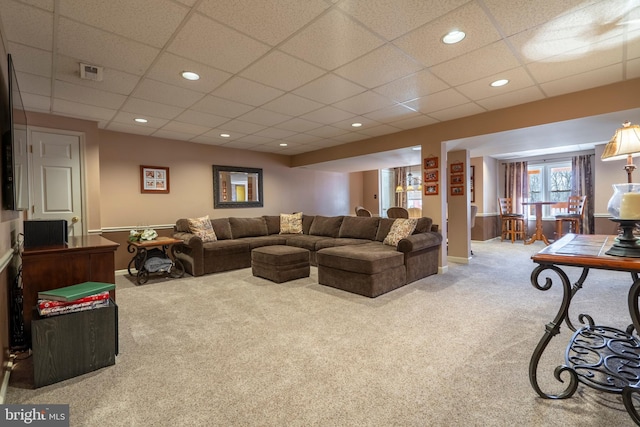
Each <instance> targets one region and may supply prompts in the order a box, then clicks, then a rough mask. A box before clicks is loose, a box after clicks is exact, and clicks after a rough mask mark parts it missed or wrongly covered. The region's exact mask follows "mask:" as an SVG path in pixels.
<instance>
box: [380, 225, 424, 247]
mask: <svg viewBox="0 0 640 427" xmlns="http://www.w3.org/2000/svg"><path fill="white" fill-rule="evenodd" d="M417 222H418V220H417V219H416V218H407V219H405V218H396V219H395V220H394V221H393V225H392V226H391V230H390V231H389V234H387V237H385V238H384V242H382V243H384V244H385V245H389V246H398V242H399V241H400V240H402V239H404V238H406V237H409V236H410V235H411V233H413V230H415V229H416V224H417Z"/></svg>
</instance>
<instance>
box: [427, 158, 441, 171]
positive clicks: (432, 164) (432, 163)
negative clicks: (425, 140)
mask: <svg viewBox="0 0 640 427" xmlns="http://www.w3.org/2000/svg"><path fill="white" fill-rule="evenodd" d="M437 168H438V158H437V157H426V158H425V159H424V169H437Z"/></svg>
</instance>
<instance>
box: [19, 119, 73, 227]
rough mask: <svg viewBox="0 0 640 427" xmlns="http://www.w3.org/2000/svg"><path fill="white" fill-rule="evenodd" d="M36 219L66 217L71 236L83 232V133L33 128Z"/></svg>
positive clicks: (33, 211) (33, 216) (34, 216)
mask: <svg viewBox="0 0 640 427" xmlns="http://www.w3.org/2000/svg"><path fill="white" fill-rule="evenodd" d="M31 145H32V146H33V181H34V182H33V194H34V197H33V199H34V200H33V210H32V216H31V218H32V219H65V220H67V223H68V226H69V235H70V236H80V235H82V234H83V226H82V182H81V176H82V174H81V170H80V165H81V162H80V135H73V134H63V133H53V132H44V131H36V130H32V131H31Z"/></svg>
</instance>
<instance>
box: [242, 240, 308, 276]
mask: <svg viewBox="0 0 640 427" xmlns="http://www.w3.org/2000/svg"><path fill="white" fill-rule="evenodd" d="M309 271H310V268H309V251H308V250H307V249H303V248H296V247H292V246H285V245H275V246H263V247H261V248H255V249H254V250H252V251H251V272H252V273H253V275H254V276H258V277H263V278H265V279H269V280H271V281H272V282H276V283H282V282H287V281H289V280H295V279H301V278H303V277H309Z"/></svg>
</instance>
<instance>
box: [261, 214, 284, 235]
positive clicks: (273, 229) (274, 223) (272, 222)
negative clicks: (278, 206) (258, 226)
mask: <svg viewBox="0 0 640 427" xmlns="http://www.w3.org/2000/svg"><path fill="white" fill-rule="evenodd" d="M262 217H263V218H264V220H265V222H266V223H267V231H268V232H269V234H278V233H280V216H278V215H263V216H262Z"/></svg>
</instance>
